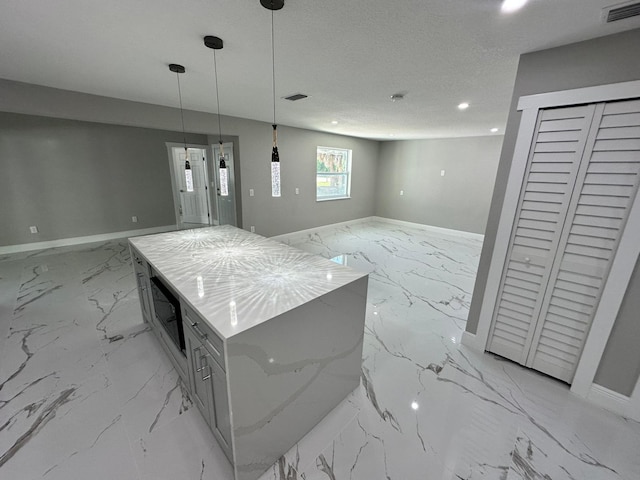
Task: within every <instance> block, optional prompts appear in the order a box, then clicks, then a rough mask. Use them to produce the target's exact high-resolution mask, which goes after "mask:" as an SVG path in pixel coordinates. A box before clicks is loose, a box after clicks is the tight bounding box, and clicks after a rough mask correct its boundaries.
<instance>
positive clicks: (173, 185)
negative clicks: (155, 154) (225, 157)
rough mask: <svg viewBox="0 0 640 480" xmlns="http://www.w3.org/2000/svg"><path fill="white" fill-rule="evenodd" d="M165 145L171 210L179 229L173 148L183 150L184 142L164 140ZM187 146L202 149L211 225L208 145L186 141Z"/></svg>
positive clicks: (179, 219)
mask: <svg viewBox="0 0 640 480" xmlns="http://www.w3.org/2000/svg"><path fill="white" fill-rule="evenodd" d="M165 145H166V147H167V158H168V160H169V174H170V175H171V191H172V193H173V210H174V215H175V217H176V228H177V229H178V230H180V229H181V228H182V226H183V222H182V221H181V218H180V207H179V205H180V195H179V194H178V186H177V183H176V172H175V168H174V164H173V149H174V148H181V149H183V150H184V143H175V142H165ZM187 148H197V149H198V150H203V151H204V181H205V186H206V187H207V188H206V192H207V209H208V213H209V217H208V218H209V222H208V224H209V225H212V221H213V218H212V217H211V195H210V193H209V171H208V163H207V157H208V156H209V153H208V152H209V150H208V145H198V144H196V143H187Z"/></svg>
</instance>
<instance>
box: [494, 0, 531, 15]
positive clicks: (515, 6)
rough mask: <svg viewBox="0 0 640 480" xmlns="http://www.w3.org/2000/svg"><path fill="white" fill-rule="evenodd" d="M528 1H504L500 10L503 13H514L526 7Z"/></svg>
mask: <svg viewBox="0 0 640 480" xmlns="http://www.w3.org/2000/svg"><path fill="white" fill-rule="evenodd" d="M527 1H528V0H504V1H503V2H502V7H500V10H502V12H503V13H513V12H515V11H517V10H520V9H521V8H522V7H524V6H525V5H526V3H527Z"/></svg>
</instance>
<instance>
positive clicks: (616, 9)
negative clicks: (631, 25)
mask: <svg viewBox="0 0 640 480" xmlns="http://www.w3.org/2000/svg"><path fill="white" fill-rule="evenodd" d="M639 15H640V2H637V1H635V2H631V3H623V4H620V3H619V4H617V5H611V6H609V7H606V8H605V9H604V19H605V23H611V22H617V21H619V20H625V19H627V18H631V17H637V16H639Z"/></svg>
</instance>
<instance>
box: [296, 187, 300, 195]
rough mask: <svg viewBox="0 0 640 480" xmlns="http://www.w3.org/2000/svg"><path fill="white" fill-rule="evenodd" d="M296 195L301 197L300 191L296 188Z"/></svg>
mask: <svg viewBox="0 0 640 480" xmlns="http://www.w3.org/2000/svg"><path fill="white" fill-rule="evenodd" d="M296 195H300V189H299V188H298V187H296Z"/></svg>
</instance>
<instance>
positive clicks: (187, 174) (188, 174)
mask: <svg viewBox="0 0 640 480" xmlns="http://www.w3.org/2000/svg"><path fill="white" fill-rule="evenodd" d="M169 70H170V71H172V72H174V73H175V74H176V80H177V81H178V100H179V101H180V120H181V121H182V142H183V144H184V181H185V186H186V187H187V192H193V172H192V171H191V165H190V164H189V155H188V154H187V153H188V152H187V136H186V134H185V132H184V111H183V110H182V91H181V89H180V74H181V73H184V72H185V69H184V67H183V66H182V65H178V64H177V63H172V64H170V65H169Z"/></svg>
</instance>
